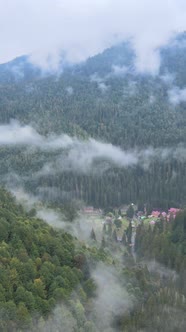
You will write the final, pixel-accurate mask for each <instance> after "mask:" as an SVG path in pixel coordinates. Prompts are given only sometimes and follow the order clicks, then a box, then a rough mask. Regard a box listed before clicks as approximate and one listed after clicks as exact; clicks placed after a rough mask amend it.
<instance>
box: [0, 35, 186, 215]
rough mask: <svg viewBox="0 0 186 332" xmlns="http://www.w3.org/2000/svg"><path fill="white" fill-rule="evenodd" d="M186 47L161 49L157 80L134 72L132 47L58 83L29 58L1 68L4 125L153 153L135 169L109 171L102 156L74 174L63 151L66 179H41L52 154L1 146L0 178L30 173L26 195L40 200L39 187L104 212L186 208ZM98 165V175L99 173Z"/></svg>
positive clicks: (68, 70) (68, 71)
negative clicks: (125, 207) (137, 206)
mask: <svg viewBox="0 0 186 332" xmlns="http://www.w3.org/2000/svg"><path fill="white" fill-rule="evenodd" d="M184 41H185V34H183V35H180V36H178V37H177V39H176V40H174V41H172V43H170V44H168V45H167V46H166V47H164V48H162V49H161V50H160V51H161V58H162V61H161V68H160V74H159V75H156V76H151V75H147V74H139V73H137V72H136V71H135V69H134V59H135V54H134V52H133V50H132V48H131V46H130V44H129V43H123V44H121V45H118V46H115V47H112V48H110V49H108V50H106V51H104V52H103V53H102V54H99V55H97V56H95V57H93V58H90V59H88V60H87V61H86V62H85V63H82V64H79V65H76V66H66V67H65V68H64V69H63V71H62V72H61V74H59V75H58V76H56V75H51V74H50V75H48V74H47V73H46V74H44V73H41V72H40V71H39V69H38V70H37V68H32V67H33V66H32V65H31V64H29V62H28V59H27V58H26V57H23V58H18V59H15V60H14V61H13V62H10V63H9V64H6V65H1V68H0V72H1V77H0V122H1V124H8V123H9V122H10V121H11V120H12V119H16V120H18V121H19V122H20V124H21V125H26V124H29V125H32V127H34V128H35V129H36V130H37V132H39V133H40V134H41V135H45V136H48V135H51V134H55V135H61V134H62V133H65V134H68V135H70V136H71V137H78V138H79V139H82V140H85V141H86V140H87V139H88V138H89V137H91V138H94V139H96V140H98V141H101V142H105V143H112V144H113V145H114V146H117V147H120V148H121V149H122V150H123V151H133V152H134V153H136V154H137V153H140V151H142V153H144V154H145V153H146V155H147V154H148V150H149V149H155V155H154V157H153V158H151V160H150V162H148V165H145V166H144V164H143V163H142V162H140V161H139V163H138V164H136V165H133V166H130V165H129V167H121V166H120V165H113V166H112V165H111V167H109V169H108V168H107V167H106V169H105V160H104V156H103V157H101V156H99V158H97V159H96V158H95V160H94V164H93V167H92V169H91V170H89V172H86V173H85V172H84V173H83V174H82V173H81V172H79V171H78V169H77V170H76V169H75V167H74V169H73V170H72V169H64V170H63V164H65V162H63V159H64V160H65V155H66V154H67V153H68V151H65V153H64V154H62V158H61V167H60V169H61V170H60V172H59V171H58V174H56V173H55V174H54V173H53V174H50V176H48V174H47V176H45V174H40V177H39V178H38V176H36V174H35V172H38V171H39V170H41V169H42V168H43V165H44V164H45V163H46V162H51V161H52V160H53V159H54V158H55V153H54V152H52V153H51V152H50V151H48V153H47V152H46V151H45V152H42V151H40V150H39V151H38V150H37V149H34V150H32V151H31V152H30V151H29V153H26V152H27V150H26V151H25V149H20V148H18V147H17V149H16V146H14V147H13V148H11V146H7V145H6V147H5V146H4V145H2V146H1V149H0V157H1V158H0V160H1V161H0V163H1V164H0V166H1V167H0V169H1V179H5V178H6V176H7V173H10V172H11V173H13V174H17V175H22V174H24V179H22V180H23V185H24V186H25V188H26V189H27V190H31V191H32V192H34V193H36V191H37V188H38V187H42V188H43V189H45V188H47V187H51V186H53V187H56V186H57V187H58V190H59V191H63V192H65V193H66V194H67V196H68V197H72V198H75V199H80V200H83V201H85V202H86V204H89V205H94V206H100V207H107V206H112V207H113V206H120V205H122V204H125V203H130V202H131V201H135V203H138V202H139V201H143V202H144V203H151V204H152V205H154V206H160V205H161V206H162V207H163V208H165V209H167V208H168V207H170V206H171V205H175V206H181V207H182V206H183V205H184V204H185V199H186V192H185V186H184V185H182V184H183V183H185V181H186V167H185V144H186V141H185V140H186V135H185V132H186V112H185V100H184V97H183V94H184V84H185V75H184V68H185V62H186V57H185V43H184ZM178 60H179V61H178ZM18 73H20V75H18ZM21 74H22V75H21ZM6 78H7V79H6ZM159 149H160V150H159ZM169 149H170V150H169ZM167 150H168V151H169V153H168V155H166V153H167ZM61 153H62V151H61ZM161 156H162V157H161ZM97 163H98V164H99V167H98V169H97V168H96V167H94V166H95V165H96V164H97ZM100 174H101V175H102V176H101V178H100V176H99V175H100ZM30 175H32V179H31V178H30ZM30 179H31V180H30ZM49 196H50V197H49V198H48V199H55V198H53V197H52V195H49ZM60 197H61V195H59V197H58V199H59V200H60Z"/></svg>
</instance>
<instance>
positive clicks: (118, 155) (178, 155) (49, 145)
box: [0, 121, 186, 177]
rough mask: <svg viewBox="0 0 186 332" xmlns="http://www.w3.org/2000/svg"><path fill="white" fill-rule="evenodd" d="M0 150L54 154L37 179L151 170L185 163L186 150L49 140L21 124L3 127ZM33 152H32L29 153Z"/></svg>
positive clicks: (63, 138)
mask: <svg viewBox="0 0 186 332" xmlns="http://www.w3.org/2000/svg"><path fill="white" fill-rule="evenodd" d="M0 146H18V147H24V148H27V153H29V152H30V153H32V152H33V148H36V149H40V150H42V151H47V152H55V156H54V157H53V158H52V161H50V160H49V161H46V163H44V164H43V167H42V169H41V170H40V171H39V172H38V173H37V177H39V176H43V175H49V174H55V173H61V172H63V171H74V172H81V173H87V172H90V171H91V172H92V171H94V172H96V174H102V172H103V171H105V170H106V169H108V168H110V167H112V166H117V167H121V168H127V167H132V166H135V165H138V164H139V165H141V167H144V168H148V166H149V164H150V163H151V162H152V161H153V160H154V158H156V160H159V161H165V160H168V159H169V160H170V159H179V160H182V161H185V160H186V149H185V147H184V146H183V145H179V146H177V147H176V148H175V147H174V148H157V149H154V148H152V147H149V148H147V149H144V150H139V149H133V150H126V151H125V150H122V149H121V148H120V147H118V146H114V145H112V144H111V143H104V142H100V141H97V140H95V139H92V138H89V139H88V140H81V139H78V138H76V137H70V136H68V135H65V134H62V135H59V136H56V135H50V136H48V137H45V136H42V135H40V134H39V133H38V132H37V131H36V130H35V129H34V128H33V127H31V126H29V125H25V126H21V125H20V123H19V122H17V121H12V122H10V123H9V124H5V125H0ZM30 148H31V149H30Z"/></svg>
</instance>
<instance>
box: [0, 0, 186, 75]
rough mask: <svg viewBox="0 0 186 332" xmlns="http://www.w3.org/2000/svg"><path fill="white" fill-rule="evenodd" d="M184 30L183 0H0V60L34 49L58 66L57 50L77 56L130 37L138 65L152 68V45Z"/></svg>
mask: <svg viewBox="0 0 186 332" xmlns="http://www.w3.org/2000/svg"><path fill="white" fill-rule="evenodd" d="M183 30H186V1H185V0H0V45H1V51H0V63H3V62H6V61H8V60H10V59H12V58H14V57H16V56H19V55H22V54H30V53H32V61H33V62H36V63H37V64H39V65H41V66H42V67H44V68H45V67H47V66H48V65H50V66H51V67H52V68H54V69H56V68H57V65H58V61H59V52H60V51H61V50H64V51H65V52H66V54H67V57H68V59H69V60H70V61H72V62H76V61H80V60H84V59H86V58H87V57H88V56H91V55H94V54H96V53H98V52H100V51H102V50H103V49H105V48H106V47H108V46H111V45H113V44H115V43H117V42H118V41H122V40H124V39H126V38H132V40H133V44H134V47H135V49H136V52H137V56H138V57H137V62H136V66H137V69H138V70H140V71H143V70H147V71H154V72H155V71H156V70H157V69H158V67H159V56H158V52H156V51H155V50H156V48H157V47H158V46H161V45H163V44H164V43H166V42H167V41H168V39H169V38H170V36H171V35H172V34H173V33H175V32H180V31H183ZM49 53H50V57H48V54H49Z"/></svg>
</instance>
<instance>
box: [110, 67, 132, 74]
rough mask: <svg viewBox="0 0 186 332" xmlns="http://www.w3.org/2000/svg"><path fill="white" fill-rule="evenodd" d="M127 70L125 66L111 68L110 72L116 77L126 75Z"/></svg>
mask: <svg viewBox="0 0 186 332" xmlns="http://www.w3.org/2000/svg"><path fill="white" fill-rule="evenodd" d="M128 70H129V69H128V68H127V67H126V66H117V65H113V66H112V72H113V74H114V75H116V76H122V75H126V74H127V72H128Z"/></svg>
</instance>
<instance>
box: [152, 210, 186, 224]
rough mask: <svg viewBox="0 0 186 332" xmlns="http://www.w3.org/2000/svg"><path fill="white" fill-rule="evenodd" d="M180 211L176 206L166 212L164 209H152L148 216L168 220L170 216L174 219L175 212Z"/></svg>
mask: <svg viewBox="0 0 186 332" xmlns="http://www.w3.org/2000/svg"><path fill="white" fill-rule="evenodd" d="M179 211H180V209H177V208H170V209H169V210H168V212H165V211H158V210H154V211H152V212H151V215H150V216H148V217H149V218H152V217H155V218H163V219H165V220H167V221H169V220H170V219H171V218H172V219H175V217H176V214H177V213H178V212H179Z"/></svg>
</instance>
